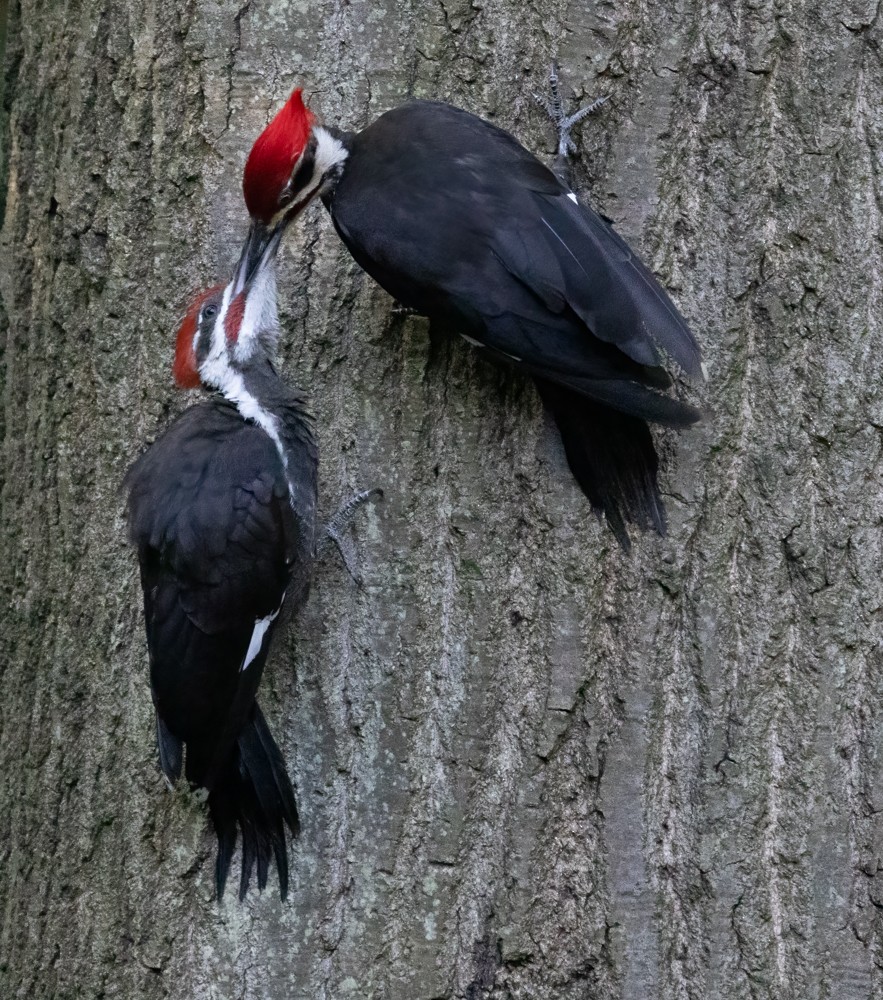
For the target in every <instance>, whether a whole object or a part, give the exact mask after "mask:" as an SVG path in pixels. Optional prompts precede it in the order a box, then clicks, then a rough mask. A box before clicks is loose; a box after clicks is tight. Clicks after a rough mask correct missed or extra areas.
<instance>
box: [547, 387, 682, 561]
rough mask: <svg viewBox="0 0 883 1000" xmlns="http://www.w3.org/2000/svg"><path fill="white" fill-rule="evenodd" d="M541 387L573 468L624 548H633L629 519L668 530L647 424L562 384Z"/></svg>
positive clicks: (580, 482)
mask: <svg viewBox="0 0 883 1000" xmlns="http://www.w3.org/2000/svg"><path fill="white" fill-rule="evenodd" d="M537 386H538V388H539V390H540V395H541V396H542V398H543V402H544V403H545V405H546V407H547V409H548V410H549V412H550V413H551V414H552V416H553V417H554V418H555V422H556V424H557V425H558V429H559V431H560V432H561V440H562V441H563V443H564V451H565V454H566V455H567V462H568V464H569V465H570V469H571V472H572V473H573V475H574V477H575V479H576V481H577V483H579V486H580V489H582V491H583V493H584V494H585V495H586V496H587V497H588V499H589V502H590V503H591V505H592V509H593V510H594V511H595V513H596V514H597V515H598V516H599V517H600V516H601V515H602V514H603V515H604V517H605V518H606V519H607V523H608V525H609V526H610V529H611V531H613V534H614V535H615V536H616V538H617V540H618V541H619V543H620V545H621V546H622V547H623V549H625V550H626V551H628V550H629V549H630V548H631V540H630V538H629V534H628V530H627V528H626V523H627V522H630V523H632V524H636V525H637V526H638V527H639V528H642V529H647V528H652V529H655V530H656V531H658V532H659V534H660V535H664V534H665V530H666V523H665V508H664V507H663V505H662V498H661V497H660V495H659V483H658V482H657V478H656V475H657V471H658V468H659V459H658V457H657V455H656V449H655V448H654V446H653V438H652V436H651V434H650V428H649V427H648V426H647V424H646V423H645V422H644V421H643V420H642V419H640V418H639V417H633V416H629V415H628V414H625V413H620V412H618V411H616V410H611V409H609V408H608V407H606V406H602V405H599V404H597V403H595V402H593V401H592V400H590V399H586V397H585V396H580V395H577V394H576V393H573V392H569V391H568V390H567V389H564V388H562V387H561V386H558V385H553V384H551V383H549V382H544V381H542V380H539V379H538V380H537Z"/></svg>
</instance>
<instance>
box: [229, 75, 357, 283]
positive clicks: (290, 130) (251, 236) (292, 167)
mask: <svg viewBox="0 0 883 1000" xmlns="http://www.w3.org/2000/svg"><path fill="white" fill-rule="evenodd" d="M346 157H347V150H346V148H345V147H344V145H343V143H342V142H341V141H340V140H339V139H337V138H336V137H335V136H333V135H332V134H331V133H330V132H329V131H328V130H327V129H325V128H323V127H322V126H321V125H317V124H316V119H315V116H314V115H313V113H312V112H311V111H310V110H309V108H307V106H306V105H305V104H304V101H303V93H302V91H301V89H300V88H297V89H296V90H294V91H293V92H292V94H291V97H289V98H288V100H287V101H286V102H285V104H284V105H283V107H282V108H281V109H280V110H279V111H278V112H277V114H276V116H275V117H274V118H273V120H272V121H271V122H270V124H269V125H267V127H266V128H265V129H264V131H263V132H261V134H260V135H259V136H258V138H257V139H256V140H255V144H254V145H253V146H252V148H251V152H250V153H249V154H248V159H247V160H246V162H245V171H244V173H243V176H242V193H243V195H244V197H245V204H246V207H247V208H248V214H249V215H250V216H251V228H250V229H249V233H248V237H247V239H246V241H245V245H244V246H243V248H242V255H241V257H240V260H239V264H238V265H237V269H236V276H235V279H234V280H238V282H239V283H240V285H244V284H245V282H246V281H247V280H248V278H249V275H250V274H251V271H252V269H253V268H254V267H255V266H256V263H257V261H258V260H259V259H260V258H261V255H262V254H263V252H264V250H265V248H266V246H267V244H268V243H269V242H270V241H271V240H272V238H273V236H274V234H275V233H277V232H279V231H282V230H284V228H285V227H286V226H287V225H288V224H289V223H290V222H291V221H292V220H293V219H295V218H296V217H297V216H298V215H300V213H301V212H302V211H303V210H304V209H305V208H306V207H307V205H308V204H309V203H310V202H311V201H312V200H313V199H314V198H315V197H316V196H317V195H321V194H322V192H323V190H325V188H326V185H327V184H328V183H330V182H331V179H332V178H333V177H334V176H336V173H337V171H339V169H340V166H341V164H342V163H343V161H344V160H345V159H346Z"/></svg>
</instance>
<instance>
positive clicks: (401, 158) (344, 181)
mask: <svg viewBox="0 0 883 1000" xmlns="http://www.w3.org/2000/svg"><path fill="white" fill-rule="evenodd" d="M338 136H339V138H340V141H342V142H343V144H344V145H345V146H346V147H347V149H348V156H347V158H346V160H345V161H344V162H343V163H342V165H341V166H340V168H339V170H338V175H339V176H338V177H337V179H336V183H329V184H327V185H326V186H325V188H324V192H323V200H324V201H325V204H326V206H327V207H328V209H329V210H330V212H331V217H332V220H333V222H334V225H335V227H336V228H337V231H338V233H339V234H340V236H341V239H342V240H343V241H344V243H345V244H346V245H347V247H348V248H349V250H350V252H351V253H352V255H353V256H354V258H355V259H356V260H357V261H358V263H359V264H360V265H361V266H362V267H363V268H364V269H365V270H366V271H367V272H368V273H369V274H370V275H372V277H374V278H375V279H376V280H377V281H378V282H379V283H380V284H381V285H382V286H383V287H384V288H386V289H387V290H388V291H389V292H390V293H391V294H392V295H394V296H395V297H396V298H397V299H398V300H399V301H401V302H402V303H403V304H405V305H406V306H409V307H411V308H413V309H415V310H417V311H419V312H421V313H424V314H427V315H429V316H431V317H438V318H443V319H446V320H448V321H450V323H451V324H452V325H453V326H454V327H455V328H456V329H457V330H459V331H460V332H462V333H463V334H465V335H466V336H467V337H469V338H470V339H471V340H473V341H475V342H477V343H478V344H479V345H481V346H482V347H483V348H484V350H485V353H486V355H487V356H488V357H489V358H491V359H492V360H494V361H496V362H498V363H502V364H507V365H512V366H513V367H515V368H517V369H520V370H521V371H523V372H525V373H526V374H529V375H531V376H533V377H534V378H535V379H536V380H537V384H538V387H539V389H540V393H541V395H542V397H543V399H544V401H545V403H546V405H547V407H548V408H549V410H550V411H551V413H552V415H553V416H554V418H555V420H556V422H557V423H558V426H559V428H560V430H561V434H562V438H563V441H564V444H565V449H566V453H567V457H568V461H569V464H570V467H571V469H572V471H573V473H574V475H575V477H576V479H577V481H578V482H579V484H580V486H581V487H582V489H583V491H584V492H585V493H586V495H587V496H588V497H589V499H590V501H591V502H592V505H593V507H594V509H595V510H596V511H597V512H599V513H600V512H603V513H605V514H606V516H607V519H608V522H609V524H610V526H611V527H612V529H613V530H614V532H615V533H616V534H617V537H618V538H619V539H620V540H621V541H622V543H623V544H624V545H627V544H628V535H627V532H626V529H625V522H626V521H633V522H635V523H637V524H638V525H640V526H646V527H655V528H656V529H657V530H659V531H660V532H662V531H664V529H665V520H664V515H663V508H662V502H661V499H660V496H659V489H658V485H657V477H656V471H657V459H656V452H655V449H654V447H653V441H652V437H651V435H650V431H649V429H648V427H647V421H650V422H655V423H660V424H665V425H668V426H672V427H683V426H686V425H688V424H690V423H692V422H693V421H695V420H696V419H698V417H699V413H698V411H697V410H696V409H695V408H693V407H691V406H689V405H687V404H686V403H683V402H681V401H679V400H677V399H675V398H673V397H671V396H669V395H665V394H664V390H665V389H667V388H668V387H670V385H671V378H670V376H669V375H668V373H667V372H666V370H665V368H664V367H663V365H664V364H665V362H673V363H675V364H676V365H677V366H679V367H680V368H681V369H682V370H683V372H685V373H686V374H687V375H697V374H699V373H700V371H701V358H700V352H699V348H698V345H697V343H696V341H695V339H694V338H693V335H692V334H691V332H690V330H689V329H688V327H687V325H686V323H685V322H684V320H683V318H682V317H681V316H680V314H679V313H678V311H677V309H676V308H675V306H674V305H673V303H672V302H671V299H670V298H669V297H668V295H667V294H666V292H665V291H664V290H663V289H662V288H661V286H660V285H659V283H658V282H657V281H656V279H655V278H654V277H653V275H652V274H651V273H650V271H649V270H648V269H647V268H646V267H645V266H644V264H643V263H642V262H641V261H640V260H639V259H638V257H637V256H636V255H635V254H634V253H633V252H632V251H631V249H630V248H629V247H628V245H627V244H626V243H625V241H624V240H623V239H622V238H621V237H620V236H619V235H618V234H617V233H616V232H615V231H614V229H613V228H612V226H611V225H610V224H609V223H608V222H607V221H605V220H604V219H602V218H601V217H600V216H599V215H598V214H597V213H595V212H594V211H592V209H591V208H588V207H586V206H584V205H580V204H577V203H576V199H575V197H574V196H573V195H572V193H571V192H570V191H569V190H568V188H567V187H566V186H565V185H564V184H563V183H562V181H561V180H559V178H558V177H557V176H556V175H555V174H554V173H553V172H552V171H551V170H549V169H548V168H547V167H546V166H545V165H543V164H542V163H541V162H540V161H539V160H538V159H537V158H536V157H535V156H533V154H531V153H529V152H528V151H527V150H526V149H524V147H522V146H521V145H520V144H519V143H518V142H517V141H516V140H515V139H514V138H513V137H512V136H511V135H510V134H509V133H507V132H505V131H503V130H502V129H499V128H497V127H495V126H494V125H491V124H490V123H489V122H486V121H484V120H483V119H481V118H478V117H477V116H475V115H472V114H469V113H468V112H466V111H462V110H460V109H458V108H454V107H451V106H450V105H448V104H443V103H440V102H435V101H411V102H409V103H408V104H405V105H403V106H402V107H399V108H396V109H394V110H392V111H389V112H387V113H386V114H384V115H382V116H381V117H380V118H378V119H377V121H375V122H374V123H373V124H372V125H370V126H369V127H368V128H366V129H364V130H363V131H362V132H359V133H356V134H352V133H338ZM332 180H333V179H332Z"/></svg>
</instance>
